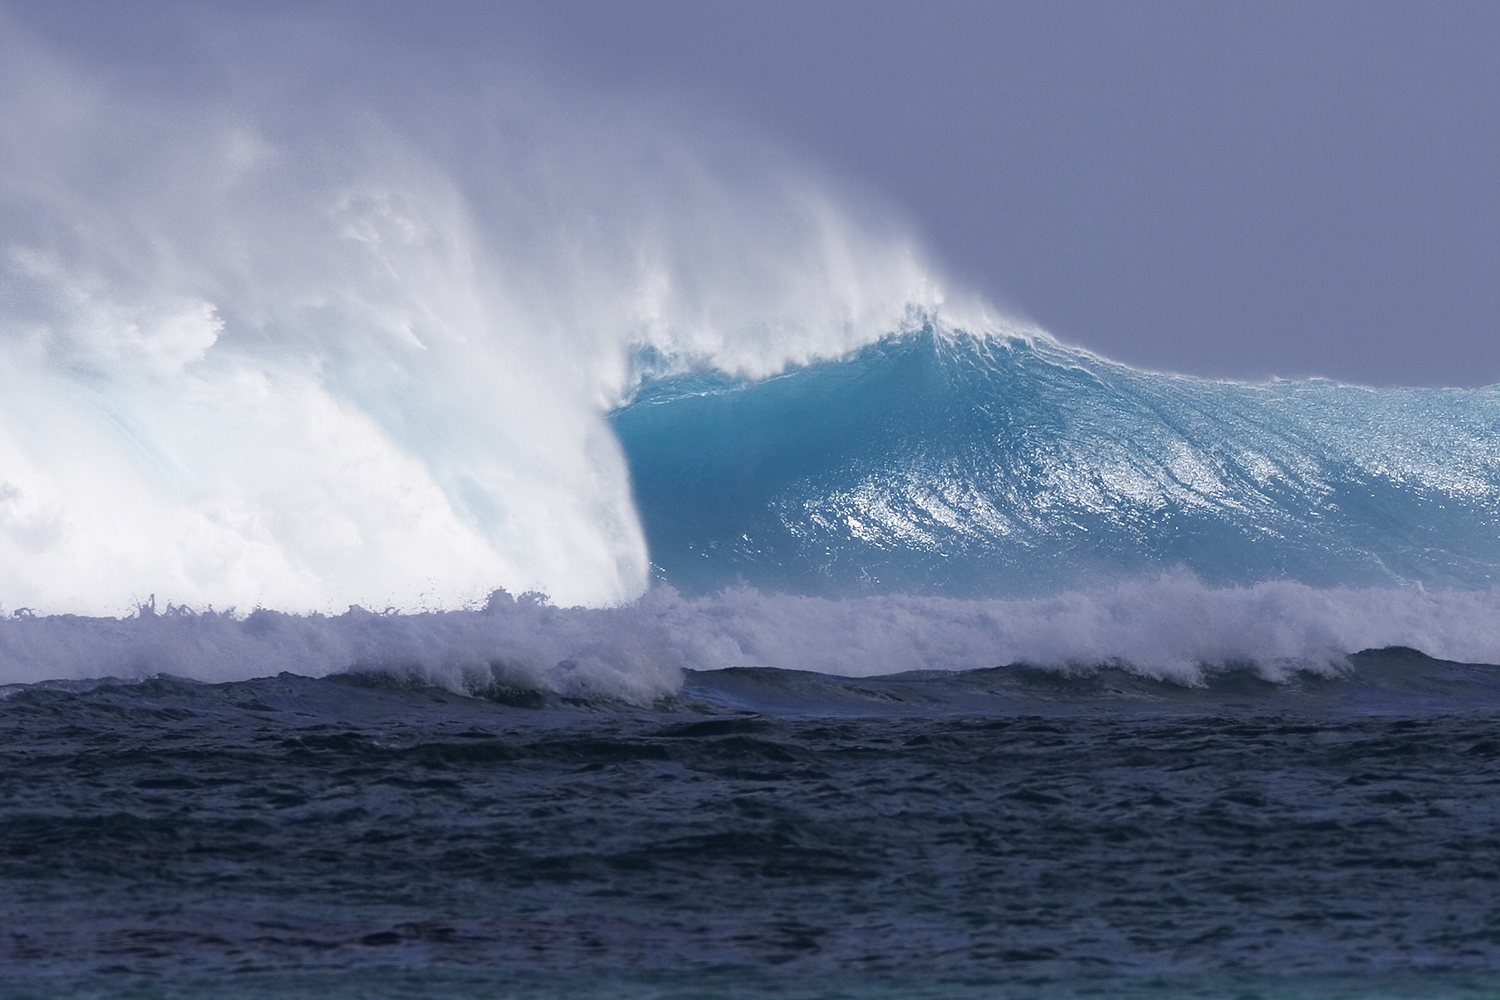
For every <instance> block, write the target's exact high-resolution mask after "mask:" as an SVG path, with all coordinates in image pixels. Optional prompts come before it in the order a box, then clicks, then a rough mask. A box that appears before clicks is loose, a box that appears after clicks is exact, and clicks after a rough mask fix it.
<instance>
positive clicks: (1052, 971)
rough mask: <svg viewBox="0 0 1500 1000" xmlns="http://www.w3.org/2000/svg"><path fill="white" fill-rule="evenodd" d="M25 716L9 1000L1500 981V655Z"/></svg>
mask: <svg viewBox="0 0 1500 1000" xmlns="http://www.w3.org/2000/svg"><path fill="white" fill-rule="evenodd" d="M501 696H502V697H504V698H505V700H506V701H509V702H512V703H513V704H503V703H501V702H498V701H494V700H486V699H480V698H469V697H463V696H460V695H457V694H454V693H452V692H450V691H447V690H444V689H440V688H432V687H425V686H421V685H418V684H416V683H415V682H410V681H406V680H402V679H401V678H399V677H395V676H393V675H389V674H376V675H369V674H366V675H345V676H335V677H329V678H324V679H320V680H314V679H309V678H304V677H298V676H294V675H290V674H284V675H282V676H280V677H276V678H268V679H262V680H252V681H245V682H237V683H229V684H220V685H207V684H200V683H195V682H190V681H183V680H174V679H170V678H158V679H154V680H148V681H145V682H132V683H121V682H108V681H106V682H70V683H51V684H41V685H32V686H23V687H17V688H12V689H9V690H8V692H7V696H6V697H5V699H4V700H3V701H0V747H3V754H4V768H3V771H0V775H3V777H0V803H3V805H0V808H3V815H0V894H3V901H4V902H3V906H0V912H3V914H4V917H3V922H4V928H3V931H4V935H3V938H0V949H3V951H0V955H3V960H0V993H3V995H5V996H7V997H37V998H41V997H48V998H51V997H95V996H98V997H104V996H109V997H123V996H129V997H142V998H144V997H205V996H213V997H220V996H224V997H239V996H244V997H262V996H264V997H273V996H274V997H287V996H320V997H351V998H353V997H361V998H363V997H370V998H377V997H381V998H383V997H392V998H394V997H439V996H441V997H476V998H477V997H506V996H516V997H523V996H524V997H531V996H536V997H571V996H580V997H581V996H650V997H658V996H659V997H718V996H726V997H760V996H767V997H770V996H777V997H806V998H811V997H885V996H889V997H970V996H973V997H981V996H983V997H990V996H1004V997H1012V996H1014V997H1083V996H1130V997H1136V996H1139V997H1152V996H1195V997H1196V996H1202V997H1272V996H1277V997H1280V996H1294V997H1408V996H1410V997H1417V996H1421V997H1429V996H1443V997H1481V996H1497V995H1500V795H1497V792H1500V726H1497V723H1500V714H1497V713H1500V668H1494V667H1482V666H1463V665H1459V664H1450V663H1443V662H1438V661H1432V660H1428V659H1427V658H1425V657H1422V656H1421V655H1420V654H1417V653H1415V652H1412V651H1405V650H1389V651H1384V652H1380V653H1365V654H1360V655H1359V656H1357V657H1355V658H1354V660H1353V667H1352V669H1351V670H1350V671H1348V672H1346V673H1345V675H1344V676H1342V677H1341V678H1332V679H1331V678H1328V677H1323V676H1313V675H1306V676H1302V677H1299V678H1294V679H1293V680H1291V681H1289V682H1287V683H1284V684H1281V685H1270V684H1267V683H1265V682H1264V681H1262V680H1260V679H1259V678H1257V677H1256V676H1255V675H1254V674H1253V673H1252V672H1247V671H1242V672H1232V671H1231V672H1227V673H1224V674H1220V675H1215V676H1214V677H1212V678H1211V679H1210V682H1209V683H1208V684H1207V686H1203V687H1196V688H1188V687H1181V686H1177V685H1174V684H1170V683H1164V682H1159V681H1149V680H1145V679H1143V678H1141V677H1139V676H1138V675H1133V674H1126V673H1123V672H1119V671H1109V670H1105V671H1092V672H1084V673H1081V674H1074V675H1072V676H1064V675H1058V674H1056V673H1053V672H1042V671H1033V670H1029V669H1027V668H1021V667H1017V668H1001V669H997V670H989V671H974V672H969V673H964V674H914V675H903V676H898V677H894V678H873V679H863V680H857V681H856V680H850V679H847V678H836V677H829V676H824V675H815V674H803V673H795V672H787V671H775V670H765V669H760V670H730V671H721V672H708V673H703V672H695V673H690V674H689V675H688V678H687V682H686V684H685V686H684V688H683V691H682V693H681V694H680V695H679V696H676V697H674V698H669V699H666V700H663V701H661V702H659V703H657V704H656V705H655V706H654V707H650V708H632V707H629V706H625V705H622V704H618V703H613V704H610V703H597V702H596V703H588V702H581V701H577V700H568V699H560V698H558V697H557V696H556V695H543V694H541V693H538V692H527V691H510V692H508V693H504V694H502V695H501Z"/></svg>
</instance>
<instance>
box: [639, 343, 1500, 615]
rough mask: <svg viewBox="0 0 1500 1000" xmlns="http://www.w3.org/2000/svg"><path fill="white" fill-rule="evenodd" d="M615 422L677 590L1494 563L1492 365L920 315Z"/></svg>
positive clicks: (1056, 584) (1303, 575) (1389, 576)
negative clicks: (1360, 374) (1389, 365)
mask: <svg viewBox="0 0 1500 1000" xmlns="http://www.w3.org/2000/svg"><path fill="white" fill-rule="evenodd" d="M611 420H612V422H613V424H614V428H615V430H616V433H617V434H618V435H619V439H620V441H621V444H622V445H623V447H624V450H625V453H626V456H627V459H628V462H629V465H630V471H631V476H632V479H633V484H634V489H635V497H636V503H637V506H638V509H639V513H640V517H641V520H642V523H643V526H644V528H645V532H646V536H647V540H648V544H649V546H650V551H651V558H652V562H653V564H654V566H655V567H656V572H657V575H658V578H659V579H661V580H663V581H665V582H668V583H670V584H672V585H674V586H676V587H677V588H679V589H680V590H683V591H685V592H688V593H702V592H708V591H713V590H717V589H719V588H722V587H725V586H729V585H734V584H748V585H751V586H755V587H759V588H762V589H772V590H779V591H784V592H788V593H801V594H818V595H828V596H846V595H850V594H855V593H869V592H905V593H929V594H943V595H950V596H964V597H977V596H992V597H1001V596H1035V595H1039V594H1044V593H1049V592H1054V591H1057V590H1061V589H1065V588H1073V587H1079V586H1089V585H1095V584H1101V583H1105V582H1109V581H1113V580H1118V579H1121V578H1125V577H1132V576H1138V575H1140V574H1143V573H1153V572H1157V571H1161V570H1168V569H1176V568H1185V569H1187V570H1189V571H1190V572H1192V573H1194V574H1196V575H1197V576H1198V577H1200V578H1201V579H1202V580H1203V581H1204V582H1205V583H1208V584H1210V585H1216V586H1231V585H1248V584H1253V583H1256V582H1260V581H1265V580H1272V579H1291V580H1296V581H1299V582H1302V583H1306V584H1310V585H1312V586H1318V587H1330V586H1351V587H1371V586H1376V587H1387V586H1411V585H1414V584H1417V583H1421V584H1424V585H1428V586H1443V587H1456V588H1464V589H1478V588H1486V587H1490V586H1494V585H1496V584H1497V583H1500V387H1492V388H1489V389H1481V390H1431V389H1421V390H1418V389H1403V390H1372V389H1365V388H1360V387H1354V386H1345V385H1339V384H1336V383H1332V382H1327V381H1321V380H1315V381H1300V382H1289V381H1277V382H1272V383H1267V384H1260V385H1247V384H1240V383H1229V382H1211V381H1205V380H1200V379H1191V378H1184V377H1179V376H1172V375H1163V374H1157V373H1151V372H1142V371H1137V370H1134V369H1131V368H1129V367H1126V366H1124V365H1119V364H1116V363H1113V362H1109V361H1106V360H1103V359H1100V358H1097V357H1095V356H1093V355H1090V354H1088V353H1086V352H1083V351H1078V350H1073V349H1069V348H1066V347H1062V346H1060V345H1057V344H1055V343H1050V342H1047V341H1045V340H1026V339H1020V338H999V337H978V336H970V335H967V334H962V333H959V334H940V333H935V332H934V331H933V329H932V328H931V327H927V328H924V329H923V330H921V331H919V332H914V333H911V334H906V335H902V336H898V337H891V338H888V339H886V340H884V341H881V342H880V343H877V344H875V345H872V346H870V347H867V348H865V349H863V350H861V351H859V352H857V353H856V354H854V355H852V356H851V357H849V358H846V359H844V360H840V361H836V362H827V363H821V364H815V365H811V366H808V367H803V368H798V369H794V370H792V371H789V372H787V373H786V374H783V375H781V376H778V377H775V378H771V379H766V380H763V381H759V382H753V383H752V382H748V381H745V380H742V379H735V378H732V377H730V376H727V375H724V374H722V373H716V372H709V373H695V374H690V375H683V376H674V377H667V378H659V379H654V380H652V379H648V380H647V381H646V382H645V383H644V384H643V386H642V388H641V391H640V392H639V393H638V394H637V395H636V396H635V398H634V399H633V400H631V401H630V402H629V403H628V404H627V405H625V406H623V407H621V408H620V409H618V410H616V411H615V412H614V413H613V414H612V415H611Z"/></svg>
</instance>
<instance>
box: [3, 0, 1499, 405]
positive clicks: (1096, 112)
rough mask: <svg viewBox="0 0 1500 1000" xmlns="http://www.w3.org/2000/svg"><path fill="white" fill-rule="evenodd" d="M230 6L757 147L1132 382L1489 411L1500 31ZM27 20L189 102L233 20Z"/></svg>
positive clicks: (921, 6) (985, 6)
mask: <svg viewBox="0 0 1500 1000" xmlns="http://www.w3.org/2000/svg"><path fill="white" fill-rule="evenodd" d="M59 6H62V7H63V10H62V11H61V12H59V10H58V9H57V8H58V7H59ZM231 6H234V7H235V9H236V10H237V14H236V15H235V16H237V17H238V18H239V19H240V22H241V23H247V24H249V23H254V22H270V21H275V20H278V19H280V22H281V23H283V24H285V23H299V22H300V21H301V20H305V19H306V18H307V17H308V16H309V11H310V12H312V15H311V16H313V17H315V18H318V19H321V20H322V21H323V22H324V23H325V24H333V25H335V26H337V28H336V30H333V31H331V32H326V33H324V34H323V35H322V40H321V41H319V42H318V44H320V45H330V46H337V45H339V44H340V43H339V39H340V37H341V32H342V31H344V30H345V29H347V33H348V34H347V36H342V37H348V38H355V37H362V38H366V39H371V38H373V39H375V40H377V42H378V43H379V44H381V45H385V46H388V47H390V48H391V49H392V50H408V51H410V52H412V53H414V54H416V55H417V56H418V57H419V58H420V59H421V60H427V61H428V64H429V65H442V64H451V65H454V66H463V65H482V64H484V63H487V62H513V63H517V62H518V63H525V64H527V65H528V66H530V67H531V68H532V69H534V70H535V71H537V72H539V73H541V74H543V75H546V76H548V77H550V78H553V79H557V80H560V81H564V82H565V83H567V84H568V85H571V86H577V87H580V88H583V89H585V90H589V89H593V90H596V91H610V92H627V93H636V94H639V95H641V96H642V97H645V98H647V99H650V100H664V101H667V102H676V103H679V104H682V105H685V106H688V107H691V108H693V109H695V111H696V112H698V113H708V114H712V115H714V116H716V117H719V118H721V119H723V120H725V121H727V122H729V123H731V124H732V125H733V126H734V127H736V128H742V129H745V130H749V131H753V132H759V133H761V134H762V135H764V136H765V137H766V138H767V140H768V141H770V142H772V143H776V144H780V145H781V146H783V147H785V148H786V149H788V150H789V151H790V152H791V153H792V154H793V155H795V156H798V157H801V158H803V159H805V160H807V161H809V162H810V163H812V164H815V165H816V167H817V168H818V169H820V170H822V171H824V172H825V173H827V174H829V175H831V176H833V177H835V178H837V179H839V181H840V182H842V183H846V184H848V185H849V186H850V187H851V188H857V189H859V191H860V192H861V193H862V195H864V196H874V197H876V198H879V199H884V200H886V201H888V202H889V203H890V204H892V205H893V206H894V207H895V209H896V211H898V212H899V213H900V214H901V215H902V216H904V218H905V219H906V220H907V221H908V222H909V223H910V224H911V225H912V226H913V228H915V229H916V230H917V231H918V232H919V233H920V234H921V235H922V236H923V238H924V239H925V240H926V241H927V244H928V245H929V247H930V248H931V250H932V252H933V254H934V255H935V256H936V257H937V258H938V259H939V260H940V261H941V262H942V263H943V265H944V266H945V268H946V269H947V271H948V272H949V273H950V274H952V275H954V276H955V277H956V278H957V279H958V280H959V281H960V282H961V283H963V284H965V285H966V286H968V287H971V288H973V289H975V290H977V291H979V292H981V293H983V294H985V295H987V296H989V297H990V298H992V299H993V300H995V301H997V302H999V303H1001V304H1003V305H1006V306H1009V307H1010V308H1012V309H1014V310H1015V311H1017V312H1020V313H1022V314H1024V315H1025V316H1027V317H1029V318H1031V319H1033V320H1035V321H1036V322H1038V323H1039V324H1041V325H1042V326H1044V327H1045V328H1047V329H1049V330H1051V331H1052V332H1054V333H1055V334H1057V335H1058V336H1059V337H1061V338H1062V339H1064V340H1066V341H1070V342H1074V343H1079V344H1082V345H1084V346H1087V347H1091V348H1093V349H1095V350H1098V351H1100V352H1101V353H1104V354H1106V355H1109V356H1111V357H1114V358H1117V359H1119V360H1122V361H1126V362H1130V363H1133V364H1137V365H1142V366H1146V367H1152V368H1158V369H1167V370H1173V371H1180V372H1187V373H1192V374H1199V375H1207V376H1222V377H1235V378H1260V377H1265V376H1269V375H1279V376H1284V377H1294V376H1303V375H1324V376H1329V377H1334V378H1339V379H1343V380H1348V381H1355V382H1363V383H1367V384H1376V385H1390V384H1422V385H1470V386H1472V385H1486V384H1493V383H1497V382H1500V323H1497V317H1500V58H1497V55H1496V54H1497V53H1500V3H1494V2H1476V3H1439V2H1433V0H1426V2H1421V3H1388V2H1378V0H1361V2H1354V3H1328V2H1325V3H1318V2H1308V0H1300V2H1291V3H1280V2H1267V0H1258V2H1255V3H1243V4H1231V3H1203V2H1191V3H1179V2H1137V3H1129V2H1110V3H1106V2H1086V3H1077V2H1073V3H1070V2H1062V0H1046V2H1035V3H1033V2H1023V3H1015V2H1012V3H1007V2H1000V0H991V2H986V3H958V2H950V3H943V2H934V0H925V2H921V3H890V2H885V3H881V2H864V3H818V2H810V0H799V2H781V0H775V2H772V0H765V2H754V3H729V2H720V3H707V2H693V3H686V2H621V3H602V2H596V3H576V2H575V3H565V2H559V0H547V2H472V3H470V2H447V3H444V2H440V0H431V2H425V3H420V4H417V3H411V4H401V3H374V2H372V3H361V4H341V5H329V4H296V3H282V2H275V3H271V2H267V3H262V4H253V5H252V4H239V5H231ZM10 7H11V9H12V10H13V11H14V12H15V14H16V16H17V17H18V18H19V20H21V21H22V22H23V23H24V24H26V25H27V26H28V27H30V28H31V29H33V30H34V31H37V32H40V33H41V34H43V35H44V36H45V37H47V38H49V39H51V40H53V41H54V42H55V43H56V44H58V45H60V46H63V47H65V48H69V49H71V50H73V51H74V52H75V53H77V54H79V55H80V56H81V57H82V58H85V59H88V60H95V61H98V62H99V63H100V64H110V65H113V66H116V67H119V66H131V65H133V64H134V65H137V67H138V68H142V69H147V70H149V71H151V72H156V73H159V74H161V75H162V76H163V78H164V79H167V80H169V81H170V79H172V77H173V74H174V73H179V72H181V73H184V74H186V71H185V70H182V69H181V67H182V65H187V64H190V63H191V62H192V59H193V58H194V57H195V53H196V57H197V58H204V56H203V55H202V52H201V51H200V50H199V49H196V48H195V42H194V40H193V38H194V32H196V31H198V30H199V29H200V25H199V24H198V23H197V22H198V21H201V19H202V14H201V11H202V10H203V9H205V8H207V9H214V10H217V11H220V12H222V11H223V10H225V9H226V8H225V6H224V5H202V6H200V7H199V13H198V14H192V15H190V14H184V13H183V11H184V10H186V9H190V8H182V7H174V6H169V5H157V6H155V7H150V6H149V5H146V4H141V5H122V4H115V3H108V4H102V3H88V2H79V3H74V4H68V5H56V4H39V3H20V4H11V5H10ZM127 11H128V12H131V13H130V15H129V16H128V17H127V16H125V14H124V13H123V12H127ZM215 16H216V17H217V16H219V15H215ZM288 17H290V21H288V20H287V19H288ZM222 30H223V28H222V23H221V24H220V31H221V32H222ZM433 59H436V60H437V62H436V63H434V62H432V60H433ZM370 71H371V72H377V73H378V71H379V68H378V67H373V68H371V69H370ZM182 78H183V79H188V78H189V75H184V76H183V77H182ZM412 85H414V86H420V81H419V80H414V81H413V83H412Z"/></svg>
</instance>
